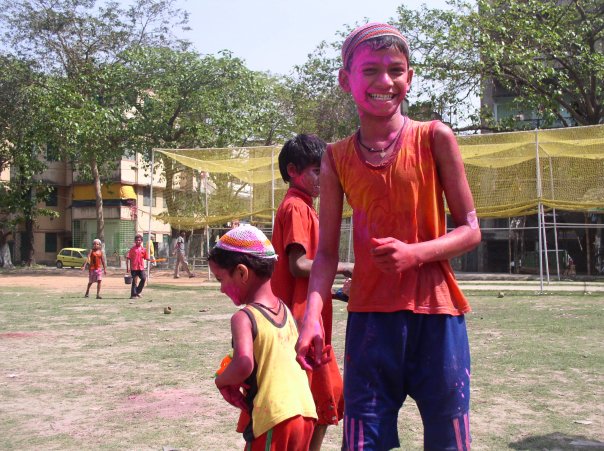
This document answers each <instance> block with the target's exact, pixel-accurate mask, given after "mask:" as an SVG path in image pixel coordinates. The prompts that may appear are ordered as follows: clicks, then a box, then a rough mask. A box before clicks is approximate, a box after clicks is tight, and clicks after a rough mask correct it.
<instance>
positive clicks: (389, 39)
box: [344, 35, 410, 70]
mask: <svg viewBox="0 0 604 451" xmlns="http://www.w3.org/2000/svg"><path fill="white" fill-rule="evenodd" d="M364 45H366V46H368V47H370V48H371V50H382V49H391V48H395V49H397V50H398V51H399V52H402V53H404V54H405V56H406V57H407V63H410V61H409V55H408V54H407V47H406V46H405V43H404V42H403V41H401V39H400V38H397V37H396V36H390V35H387V36H376V37H375V38H371V39H367V40H366V41H364V42H362V43H361V44H359V46H358V47H357V48H356V49H354V51H353V52H352V54H351V55H350V57H349V58H348V64H347V65H346V67H345V68H344V69H346V70H350V63H351V62H352V60H353V59H354V54H355V52H356V51H357V50H358V49H359V47H361V46H364Z"/></svg>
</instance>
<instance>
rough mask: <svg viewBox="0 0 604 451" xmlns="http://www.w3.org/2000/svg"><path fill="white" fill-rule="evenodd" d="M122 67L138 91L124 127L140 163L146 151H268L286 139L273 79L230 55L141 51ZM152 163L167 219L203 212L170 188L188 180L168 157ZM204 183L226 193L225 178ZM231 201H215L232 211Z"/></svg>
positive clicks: (279, 90)
mask: <svg viewBox="0 0 604 451" xmlns="http://www.w3.org/2000/svg"><path fill="white" fill-rule="evenodd" d="M125 64H126V65H127V67H128V68H129V70H130V73H131V74H132V76H133V77H134V78H135V79H136V82H135V84H136V85H137V86H139V87H140V94H139V102H137V103H136V105H135V108H134V110H133V111H132V119H131V122H132V126H133V127H134V128H135V129H136V133H135V135H136V136H138V137H139V138H140V139H139V141H138V144H137V146H136V147H137V149H138V150H140V151H141V152H142V153H143V155H146V156H148V155H149V152H148V151H149V149H151V148H153V147H164V148H165V147H169V148H212V147H228V146H250V145H259V144H262V145H271V144H273V143H274V142H275V141H278V140H282V139H283V138H284V136H286V135H287V134H288V133H291V126H290V116H289V113H288V110H287V108H286V107H285V106H284V101H283V96H284V94H283V89H284V88H283V87H282V85H281V83H280V80H279V79H275V78H273V77H271V76H269V75H267V74H263V73H259V72H254V71H251V70H249V69H247V68H246V67H245V64H244V62H243V61H242V60H240V59H239V58H235V57H233V55H232V54H231V53H230V52H222V53H221V54H219V55H217V56H213V55H206V56H203V57H202V56H200V55H199V54H197V53H195V52H191V51H178V50H173V49H168V48H149V47H146V48H138V49H136V50H134V51H132V52H129V53H128V54H127V55H125ZM208 157H209V158H211V156H210V155H208ZM160 158H161V162H162V166H163V168H164V170H165V177H166V191H165V193H164V197H165V199H166V200H167V207H168V215H169V216H172V217H191V216H193V214H194V213H199V212H200V211H205V203H204V200H203V199H201V198H200V197H199V194H196V193H195V192H193V191H182V190H176V189H175V188H174V186H175V180H176V177H177V176H179V177H181V178H183V177H184V178H188V179H191V178H192V177H193V174H192V173H191V172H190V171H187V170H185V169H184V168H182V167H181V166H180V165H179V164H177V163H176V162H174V160H172V159H171V158H168V157H164V156H163V155H162V156H160ZM233 158H236V155H235V154H233ZM210 177H211V179H212V180H211V182H212V184H213V185H214V187H215V188H216V192H220V193H233V190H232V189H231V188H232V184H233V183H236V181H235V180H233V177H232V176H229V175H226V174H212V175H211V176H210ZM198 182H200V181H198ZM242 186H243V185H242ZM242 186H240V187H239V189H242ZM235 197H236V196H234V197H233V196H231V197H230V198H223V199H222V200H223V201H224V202H223V203H224V205H223V206H224V208H228V207H233V205H234V203H235V202H236V199H235Z"/></svg>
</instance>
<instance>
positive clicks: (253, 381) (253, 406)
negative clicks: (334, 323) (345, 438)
mask: <svg viewBox="0 0 604 451" xmlns="http://www.w3.org/2000/svg"><path fill="white" fill-rule="evenodd" d="M276 260H277V254H276V253H275V249H274V248H273V246H272V245H271V242H270V241H269V240H268V238H267V237H266V235H264V233H262V232H261V231H260V230H259V229H257V228H256V227H254V226H251V225H242V226H239V227H236V228H233V229H231V230H229V231H228V232H227V233H225V234H224V235H223V236H222V237H221V238H220V240H218V243H217V244H216V246H215V247H214V248H213V249H212V250H211V251H210V254H209V256H208V262H209V265H210V270H211V271H212V273H213V274H214V276H215V277H216V279H217V280H218V281H219V282H220V289H221V291H222V292H223V293H224V294H226V295H227V296H228V297H229V298H230V299H231V300H232V301H233V303H234V304H235V305H236V306H242V308H241V309H240V310H238V311H237V312H236V313H235V314H234V315H233V316H232V318H231V332H232V343H233V358H232V360H231V362H230V363H229V364H228V366H227V367H226V368H225V369H224V371H222V372H221V373H220V374H219V375H218V376H217V377H216V379H215V383H216V387H218V389H219V390H220V393H221V394H222V396H223V397H224V399H225V400H226V401H227V402H228V403H229V404H232V405H233V406H235V407H237V408H239V409H241V410H242V411H243V412H244V413H245V415H242V416H241V418H240V421H239V425H241V426H242V430H239V429H238V430H239V431H240V432H243V438H244V439H245V441H246V447H245V449H246V450H250V451H264V450H271V451H301V450H308V448H309V446H310V440H311V437H312V434H313V429H314V425H315V421H316V418H317V414H316V410H315V404H314V402H313V398H312V395H311V392H310V387H309V385H308V379H307V378H306V373H305V372H304V371H302V370H301V369H300V367H299V366H298V364H297V363H296V353H295V351H294V345H295V343H296V339H297V337H298V329H297V326H296V322H295V320H294V318H293V316H292V314H291V312H290V310H289V309H288V308H287V306H286V305H285V304H284V303H283V301H281V300H280V299H279V298H278V297H277V296H275V294H274V293H273V291H272V289H271V283H270V278H271V274H272V272H273V267H274V264H275V261H276ZM242 389H243V391H242ZM242 423H244V424H242Z"/></svg>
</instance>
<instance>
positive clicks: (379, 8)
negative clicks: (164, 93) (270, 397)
mask: <svg viewBox="0 0 604 451" xmlns="http://www.w3.org/2000/svg"><path fill="white" fill-rule="evenodd" d="M403 2H404V3H405V5H406V6H407V7H409V8H412V9H418V8H419V7H420V5H421V4H422V3H426V0H298V1H293V0H178V4H179V7H180V8H182V9H184V10H186V11H188V12H189V13H190V15H191V16H190V21H189V25H190V27H191V28H192V31H190V32H187V33H184V34H183V35H182V37H184V38H186V39H188V40H190V41H192V42H193V45H194V46H195V48H196V49H197V51H199V52H201V53H203V54H215V53H217V52H218V51H220V50H223V49H228V50H230V51H232V52H233V54H234V56H236V57H239V58H242V59H244V60H245V62H246V66H247V67H248V68H249V69H252V70H258V71H270V72H272V73H275V74H288V73H290V71H291V70H292V69H293V67H294V66H295V65H299V64H303V63H304V62H305V61H306V59H307V55H308V54H309V53H311V52H312V51H313V50H314V49H315V48H316V47H317V45H318V44H319V43H320V42H321V41H323V40H325V41H327V42H332V41H335V40H336V39H337V35H336V32H338V31H343V30H344V29H345V25H351V26H352V25H356V24H357V23H359V24H360V23H365V22H367V20H365V19H369V20H368V21H369V22H384V21H388V20H389V19H390V18H394V17H396V16H397V13H396V11H397V8H398V6H400V5H401V4H402V3H403ZM429 4H430V7H431V8H443V7H445V0H430V1H429Z"/></svg>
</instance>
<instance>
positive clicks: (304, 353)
mask: <svg viewBox="0 0 604 451" xmlns="http://www.w3.org/2000/svg"><path fill="white" fill-rule="evenodd" d="M296 354H297V355H296V360H297V361H298V364H299V365H300V366H301V367H302V369H303V370H307V371H308V370H311V371H312V369H313V368H317V367H318V366H321V365H324V364H325V363H327V362H329V361H330V360H331V345H327V346H325V335H324V332H323V326H322V324H321V322H320V321H310V320H306V321H304V322H303V323H302V327H301V328H300V336H299V337H298V342H297V343H296Z"/></svg>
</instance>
